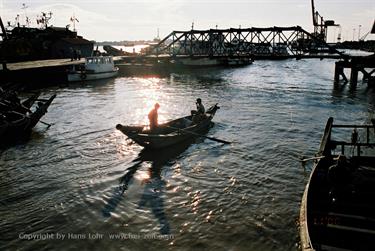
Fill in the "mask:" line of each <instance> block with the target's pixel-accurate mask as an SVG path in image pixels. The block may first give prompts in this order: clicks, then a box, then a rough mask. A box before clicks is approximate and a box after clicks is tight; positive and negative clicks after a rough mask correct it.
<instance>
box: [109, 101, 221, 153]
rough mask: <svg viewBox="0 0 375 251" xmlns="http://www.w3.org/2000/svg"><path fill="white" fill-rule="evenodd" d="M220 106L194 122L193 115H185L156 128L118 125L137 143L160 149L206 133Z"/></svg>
mask: <svg viewBox="0 0 375 251" xmlns="http://www.w3.org/2000/svg"><path fill="white" fill-rule="evenodd" d="M218 109H219V107H218V106H217V104H216V105H214V106H212V107H210V108H209V109H208V110H207V112H206V115H207V116H206V118H205V119H203V120H201V121H200V122H199V123H193V119H192V116H191V115H190V116H185V117H182V118H179V119H176V120H172V121H169V122H167V123H165V124H161V125H159V127H158V128H157V129H156V130H153V131H150V130H147V126H146V125H142V126H124V125H121V124H118V125H116V129H117V130H120V131H121V132H122V133H124V134H125V135H126V136H128V137H129V138H130V139H132V140H133V141H134V142H136V143H137V144H139V145H141V146H143V147H145V148H150V149H160V148H164V147H168V146H171V145H175V144H178V143H180V142H183V141H186V140H188V139H191V138H193V137H196V136H197V134H200V133H204V132H205V131H207V130H208V129H209V128H210V126H211V125H212V121H211V120H212V119H213V117H214V116H215V113H216V111H217V110H218Z"/></svg>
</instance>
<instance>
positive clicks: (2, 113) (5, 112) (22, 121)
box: [0, 94, 56, 145]
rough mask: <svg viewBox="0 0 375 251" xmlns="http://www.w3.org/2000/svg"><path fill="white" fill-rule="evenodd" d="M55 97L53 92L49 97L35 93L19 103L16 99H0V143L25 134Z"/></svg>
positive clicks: (11, 140)
mask: <svg viewBox="0 0 375 251" xmlns="http://www.w3.org/2000/svg"><path fill="white" fill-rule="evenodd" d="M55 97H56V95H55V94H54V95H52V96H51V97H50V98H49V99H39V94H35V95H33V96H32V97H30V98H29V99H27V100H26V101H24V102H22V103H19V104H18V103H17V102H16V101H15V102H7V101H8V100H6V99H2V100H1V102H0V139H1V141H0V144H1V145H5V144H8V143H11V142H13V141H15V140H17V139H21V138H24V137H25V136H27V135H28V134H29V133H30V132H31V130H32V129H33V128H34V127H35V125H36V124H37V123H38V122H39V120H40V119H41V118H42V117H43V116H44V114H46V113H47V109H48V107H49V106H50V105H51V103H52V101H53V100H54V99H55ZM35 102H37V104H36V108H35V110H34V111H32V110H31V109H32V106H33V105H34V103H35Z"/></svg>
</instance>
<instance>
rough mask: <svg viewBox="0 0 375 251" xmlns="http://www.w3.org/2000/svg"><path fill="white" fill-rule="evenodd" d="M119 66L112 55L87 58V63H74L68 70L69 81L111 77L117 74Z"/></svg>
mask: <svg viewBox="0 0 375 251" xmlns="http://www.w3.org/2000/svg"><path fill="white" fill-rule="evenodd" d="M118 70H119V68H118V67H115V64H114V62H113V58H112V57H111V56H98V57H88V58H86V62H85V64H82V65H74V66H73V68H72V69H71V70H70V71H69V72H68V81H69V82H75V81H86V80H96V79H103V78H111V77H114V76H116V75H117V73H118Z"/></svg>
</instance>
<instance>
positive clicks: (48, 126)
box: [39, 120, 52, 129]
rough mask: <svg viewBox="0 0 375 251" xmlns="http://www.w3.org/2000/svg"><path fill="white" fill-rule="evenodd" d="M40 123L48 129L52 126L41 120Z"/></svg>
mask: <svg viewBox="0 0 375 251" xmlns="http://www.w3.org/2000/svg"><path fill="white" fill-rule="evenodd" d="M39 122H40V123H42V124H45V125H46V126H47V129H48V128H50V127H51V126H52V125H51V124H48V123H47V122H44V121H41V120H39Z"/></svg>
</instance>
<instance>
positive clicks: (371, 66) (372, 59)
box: [334, 54, 375, 86]
mask: <svg viewBox="0 0 375 251" xmlns="http://www.w3.org/2000/svg"><path fill="white" fill-rule="evenodd" d="M344 69H350V70H351V73H350V79H349V80H348V78H347V77H346V75H345V72H344ZM359 72H361V73H362V74H363V80H364V81H368V84H369V85H372V84H374V82H375V74H374V73H375V54H373V55H370V56H356V57H350V58H347V59H344V60H340V61H337V62H336V64H335V79H334V81H335V83H338V82H339V81H340V77H342V79H343V80H344V81H345V82H350V84H351V85H352V86H356V85H357V83H358V73H359Z"/></svg>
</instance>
